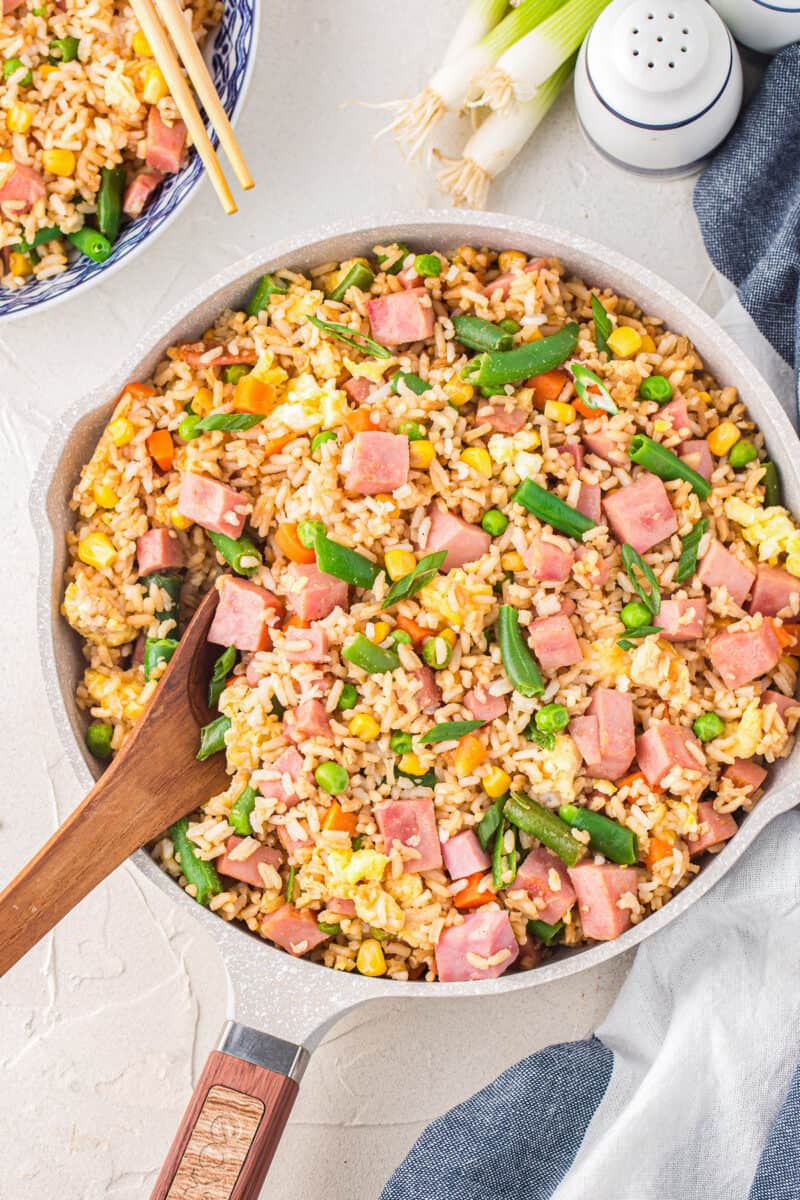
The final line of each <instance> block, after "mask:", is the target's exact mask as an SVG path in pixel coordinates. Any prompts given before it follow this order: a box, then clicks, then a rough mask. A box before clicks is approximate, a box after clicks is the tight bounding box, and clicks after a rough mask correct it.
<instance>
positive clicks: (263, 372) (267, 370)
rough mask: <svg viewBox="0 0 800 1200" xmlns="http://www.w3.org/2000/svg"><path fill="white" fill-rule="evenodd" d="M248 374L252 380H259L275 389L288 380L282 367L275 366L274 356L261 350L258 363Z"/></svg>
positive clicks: (268, 351) (270, 352)
mask: <svg viewBox="0 0 800 1200" xmlns="http://www.w3.org/2000/svg"><path fill="white" fill-rule="evenodd" d="M250 374H251V375H252V377H253V378H254V379H259V380H260V381H261V383H268V384H270V386H271V387H274V388H276V389H278V388H280V387H282V386H283V384H284V383H286V380H287V379H288V378H289V376H288V374H287V372H286V371H284V369H283V367H279V366H277V365H276V363H275V355H274V354H273V353H272V351H271V350H262V352H261V354H260V356H259V359H258V362H257V363H256V365H255V366H254V367H253V369H252V371H251V372H250Z"/></svg>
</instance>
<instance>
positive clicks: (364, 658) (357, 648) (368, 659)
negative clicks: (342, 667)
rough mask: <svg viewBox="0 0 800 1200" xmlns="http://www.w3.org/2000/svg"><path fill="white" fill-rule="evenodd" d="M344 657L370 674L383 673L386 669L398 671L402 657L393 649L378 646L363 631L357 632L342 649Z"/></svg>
mask: <svg viewBox="0 0 800 1200" xmlns="http://www.w3.org/2000/svg"><path fill="white" fill-rule="evenodd" d="M342 658H344V659H346V660H347V662H349V663H352V664H353V666H354V667H361V669H362V671H366V672H367V673H368V674H370V675H383V674H384V673H385V672H386V671H396V670H397V668H398V667H399V666H400V659H399V658H398V657H397V655H396V654H395V653H394V652H393V651H392V650H384V649H383V648H382V647H381V646H376V645H375V644H374V643H373V642H371V641H370V640H369V638H366V637H364V634H363V633H357V634H356V636H355V637H354V638H353V640H352V641H351V642H348V643H347V645H346V646H345V647H344V649H343V650H342Z"/></svg>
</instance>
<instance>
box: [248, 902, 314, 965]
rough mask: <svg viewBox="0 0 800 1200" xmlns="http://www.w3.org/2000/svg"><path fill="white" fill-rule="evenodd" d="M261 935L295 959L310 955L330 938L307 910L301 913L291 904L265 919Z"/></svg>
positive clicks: (262, 923)
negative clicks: (309, 953)
mask: <svg viewBox="0 0 800 1200" xmlns="http://www.w3.org/2000/svg"><path fill="white" fill-rule="evenodd" d="M261 935H262V937H266V938H269V940H270V941H271V942H274V943H275V945H276V946H280V947H281V949H282V950H288V951H289V953H290V954H293V955H294V956H295V957H299V956H300V955H302V954H308V952H309V950H313V949H314V947H315V946H320V945H321V944H322V943H323V942H324V941H325V940H326V939H327V938H328V936H329V935H328V934H327V933H323V932H322V930H321V929H320V928H319V926H318V925H317V922H316V921H315V920H314V918H313V916H312V915H311V913H310V912H308V911H307V910H305V909H304V910H303V911H302V912H300V910H299V909H296V908H294V907H293V906H292V905H291V904H284V905H283V906H282V907H281V908H279V909H277V910H276V911H275V912H273V913H269V915H268V916H266V917H264V920H263V921H262V922H261Z"/></svg>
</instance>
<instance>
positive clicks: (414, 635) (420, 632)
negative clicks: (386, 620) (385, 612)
mask: <svg viewBox="0 0 800 1200" xmlns="http://www.w3.org/2000/svg"><path fill="white" fill-rule="evenodd" d="M395 624H396V625H397V628H398V629H404V630H405V632H406V633H408V634H410V636H411V640H412V642H413V643H414V645H415V646H418V645H420V643H421V642H424V641H425V639H426V638H429V637H430V636H431V630H430V629H423V628H422V626H421V625H418V624H417V622H416V621H415V620H414V619H413V618H412V617H404V616H403V614H402V613H398V614H397V616H396V617H395Z"/></svg>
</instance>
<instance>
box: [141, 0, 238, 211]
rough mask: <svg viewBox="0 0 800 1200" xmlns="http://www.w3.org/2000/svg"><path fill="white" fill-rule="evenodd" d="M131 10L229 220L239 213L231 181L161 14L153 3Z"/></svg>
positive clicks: (147, 1) (149, 0) (144, 0)
mask: <svg viewBox="0 0 800 1200" xmlns="http://www.w3.org/2000/svg"><path fill="white" fill-rule="evenodd" d="M131 8H132V9H133V12H134V16H135V17H136V20H137V21H138V22H139V26H140V28H141V30H142V33H143V34H144V36H145V37H146V38H147V40H148V42H149V43H150V49H151V50H152V51H153V57H154V58H155V60H156V62H157V63H158V66H159V67H160V69H161V73H162V75H163V76H164V79H165V80H166V84H167V87H168V88H169V90H170V93H171V95H172V98H173V100H174V101H175V104H176V106H177V109H178V112H179V113H180V114H181V117H182V118H183V120H184V121H185V122H186V127H187V129H188V130H189V133H190V134H191V135H192V141H193V142H194V146H195V149H196V150H197V153H198V154H199V155H200V158H201V159H202V162H203V166H204V167H205V169H206V171H207V172H208V176H209V178H210V179H211V182H212V184H213V185H214V190H215V192H216V193H217V195H218V196H219V200H220V203H221V204H222V207H223V208H224V210H225V212H226V213H227V214H228V215H229V216H230V214H231V213H235V212H236V211H237V206H236V201H235V200H234V198H233V193H232V192H231V189H230V186H229V184H228V181H227V179H226V178H225V176H224V175H223V173H222V167H221V166H220V165H219V159H218V158H217V154H216V151H215V149H214V147H213V146H212V145H211V140H210V138H209V136H208V133H207V132H206V127H205V124H204V123H203V118H202V117H201V116H200V112H199V110H198V108H197V105H196V104H195V102H194V98H193V96H192V93H191V90H190V88H189V85H188V83H187V82H186V80H185V78H184V75H183V72H182V71H181V66H180V63H179V61H178V58H177V56H176V54H175V51H174V50H173V48H172V45H171V43H170V40H169V38H168V37H167V34H166V32H165V30H164V26H163V25H162V24H161V21H160V20H159V17H158V14H157V12H156V10H155V8H154V7H153V0H131Z"/></svg>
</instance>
